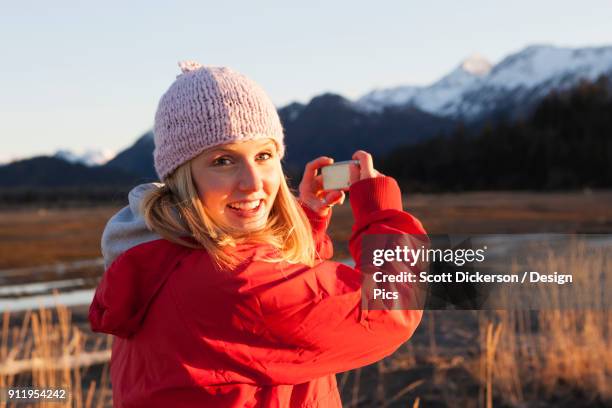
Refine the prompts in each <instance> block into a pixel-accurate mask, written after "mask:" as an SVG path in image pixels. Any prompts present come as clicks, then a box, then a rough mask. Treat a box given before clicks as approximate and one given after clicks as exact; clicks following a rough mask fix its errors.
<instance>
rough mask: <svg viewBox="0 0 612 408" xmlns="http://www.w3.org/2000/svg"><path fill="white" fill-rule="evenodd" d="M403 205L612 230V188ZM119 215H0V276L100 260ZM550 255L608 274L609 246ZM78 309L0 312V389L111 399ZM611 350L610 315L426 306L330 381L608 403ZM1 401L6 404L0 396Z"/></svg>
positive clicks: (475, 396)
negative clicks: (369, 359) (386, 353)
mask: <svg viewBox="0 0 612 408" xmlns="http://www.w3.org/2000/svg"><path fill="white" fill-rule="evenodd" d="M404 206H405V209H406V210H408V211H410V212H411V213H413V214H414V215H415V216H417V217H418V218H419V219H420V220H421V221H422V222H423V224H424V226H425V228H426V229H427V231H428V232H430V233H532V232H558V233H571V232H574V233H590V232H591V233H610V232H611V231H612V192H587V193H581V192H576V193H550V194H549V193H547V194H535V193H509V192H508V193H507V192H499V193H469V194H442V195H412V196H406V197H405V199H404ZM116 210H117V208H115V207H99V208H74V209H62V210H54V209H32V208H29V209H21V210H15V209H13V210H4V211H0V278H1V277H2V276H1V274H2V270H4V271H6V270H7V269H12V270H13V271H15V268H23V267H32V266H37V265H49V264H54V263H57V262H69V261H74V260H80V259H92V258H97V257H99V256H100V250H99V239H100V235H101V233H102V230H103V228H104V224H105V223H106V221H107V219H108V218H109V217H110V216H111V215H112V214H113V213H114V212H115V211H116ZM352 222H353V221H352V215H351V211H350V207H349V204H348V201H347V202H346V203H345V204H344V206H341V207H336V208H334V217H333V219H332V224H331V226H330V230H329V233H330V235H331V236H332V238H333V239H334V242H335V243H336V244H335V251H336V254H335V258H336V259H345V258H346V257H348V250H347V245H346V242H347V239H348V237H349V235H350V228H351V225H352ZM549 262H556V265H557V267H559V268H561V267H563V265H569V266H568V267H573V268H578V269H580V268H581V267H580V266H581V265H582V266H584V265H590V267H589V268H586V267H584V270H585V271H597V270H599V271H600V272H601V271H604V273H609V272H610V270H612V269H611V266H612V254H609V253H606V252H601V253H595V254H593V253H586V252H584V251H582V252H580V250H577V252H576V253H571V254H567V257H557V258H554V259H551V260H549ZM598 268H599V269H598ZM101 273H102V271H101V270H100V269H97V270H93V271H92V270H89V271H87V274H94V275H95V274H97V275H99V274H101ZM12 279H15V276H13V278H12ZM20 279H21V281H25V282H27V281H30V280H37V277H33V276H22V277H20ZM592 282H595V280H593V281H592ZM587 290H588V289H587ZM552 295H553V296H554V294H552ZM86 309H87V308H86V306H79V307H73V308H70V309H68V308H65V307H62V306H58V307H57V308H56V309H50V310H35V311H32V312H21V313H4V315H3V318H2V326H1V333H0V388H2V387H6V386H16V385H26V384H31V385H35V386H60V385H64V386H68V387H70V388H71V390H72V393H71V400H70V401H69V402H67V403H66V404H64V405H60V404H57V403H52V404H49V406H53V407H60V406H77V407H102V406H110V395H111V393H110V384H109V379H108V357H109V347H110V340H111V339H110V337H109V336H101V335H96V334H93V333H91V332H90V331H89V329H88V325H87V321H86ZM611 350H612V312H611V311H610V310H582V311H563V312H561V311H558V310H550V311H540V312H528V311H513V312H510V311H490V312H483V311H481V312H476V311H428V312H426V313H425V316H424V319H423V322H422V324H421V326H420V327H419V328H418V329H417V332H416V333H415V335H414V337H413V339H412V340H411V341H409V342H408V343H406V344H405V345H404V346H402V347H401V348H400V349H399V350H398V351H397V352H396V353H395V354H394V355H392V356H390V357H389V358H387V359H385V360H383V361H381V362H379V363H378V364H374V365H372V366H368V367H364V368H362V369H359V370H353V371H351V372H347V373H341V374H338V385H339V388H340V389H341V393H342V397H343V401H344V404H345V406H346V407H407V406H408V407H415V406H417V407H491V406H496V407H506V406H508V407H510V406H514V407H593V406H595V407H597V406H602V407H603V406H612V391H611V389H610V387H609V384H610V383H612V354H611ZM4 406H11V405H7V404H5V403H3V402H2V401H1V400H0V408H1V407H4ZM32 406H37V407H38V406H45V405H43V404H36V405H32Z"/></svg>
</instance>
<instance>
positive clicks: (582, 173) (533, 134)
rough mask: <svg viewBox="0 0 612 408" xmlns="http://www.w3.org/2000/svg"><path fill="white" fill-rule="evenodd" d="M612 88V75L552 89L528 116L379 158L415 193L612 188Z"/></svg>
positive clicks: (459, 130)
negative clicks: (564, 88) (611, 81)
mask: <svg viewBox="0 0 612 408" xmlns="http://www.w3.org/2000/svg"><path fill="white" fill-rule="evenodd" d="M611 89H612V87H611V84H610V81H609V80H608V79H607V78H606V77H601V78H600V79H598V80H597V81H596V82H594V83H590V82H582V83H580V84H579V85H578V86H576V87H574V88H572V89H571V90H568V91H564V92H552V93H550V94H549V95H548V96H547V97H545V98H544V99H543V100H542V101H541V103H540V104H539V105H538V106H537V108H536V109H535V110H534V111H533V113H532V114H531V115H530V116H529V117H528V118H527V119H525V120H520V121H517V122H514V123H508V122H501V123H495V124H491V123H489V124H486V125H484V126H482V127H480V128H479V129H478V130H467V129H466V127H465V126H458V127H457V128H456V129H455V130H454V131H453V132H451V133H450V134H449V135H442V134H440V135H437V136H435V137H433V138H430V139H428V140H426V141H423V142H419V143H417V144H413V145H410V146H405V147H402V148H399V149H395V150H394V151H393V152H392V153H391V154H389V155H388V156H387V157H385V158H383V159H381V160H377V162H378V163H376V164H377V166H378V167H379V169H380V170H381V171H382V172H383V173H385V174H389V175H391V176H393V177H395V178H397V180H398V182H400V184H401V185H402V186H404V187H406V188H409V189H410V190H411V191H423V192H436V191H465V190H517V189H521V190H561V189H578V188H609V187H612V91H611Z"/></svg>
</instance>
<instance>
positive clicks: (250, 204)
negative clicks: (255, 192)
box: [229, 200, 261, 210]
mask: <svg viewBox="0 0 612 408" xmlns="http://www.w3.org/2000/svg"><path fill="white" fill-rule="evenodd" d="M260 202H261V200H256V201H246V202H245V201H242V202H240V203H232V204H229V206H230V207H231V208H234V209H236V210H253V209H255V208H257V207H258V206H259V203H260Z"/></svg>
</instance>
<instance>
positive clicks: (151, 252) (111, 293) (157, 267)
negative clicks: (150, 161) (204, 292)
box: [89, 183, 188, 338]
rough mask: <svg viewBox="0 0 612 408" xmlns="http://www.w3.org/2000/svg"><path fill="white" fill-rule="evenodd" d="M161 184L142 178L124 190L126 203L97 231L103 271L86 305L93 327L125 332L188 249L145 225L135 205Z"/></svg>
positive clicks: (134, 329) (132, 327)
mask: <svg viewBox="0 0 612 408" xmlns="http://www.w3.org/2000/svg"><path fill="white" fill-rule="evenodd" d="M161 186H163V184H159V183H149V184H142V185H139V186H137V187H135V188H134V189H132V191H130V193H129V196H128V200H129V205H128V206H126V207H124V208H122V209H121V210H120V211H119V212H118V213H117V214H115V215H114V216H113V217H112V218H111V219H110V220H109V221H108V223H107V224H106V227H105V229H104V233H103V234H102V254H103V256H104V264H105V272H104V275H103V276H102V280H101V281H100V284H99V285H98V287H97V289H96V293H95V295H94V299H93V301H92V303H91V305H90V308H89V322H90V324H91V328H92V330H93V331H96V332H105V333H111V334H114V335H116V336H119V337H124V338H127V337H130V336H132V335H133V334H134V333H136V332H137V331H138V330H139V328H140V326H141V324H142V321H143V319H144V316H145V314H146V311H147V309H148V308H149V306H150V304H151V302H152V301H153V299H154V298H155V296H156V295H157V293H159V291H160V289H161V288H162V287H163V286H164V283H165V282H166V280H167V279H168V276H170V274H171V272H172V270H173V269H174V266H175V265H176V264H177V262H179V261H180V259H181V257H182V256H184V254H185V253H186V252H187V251H188V249H187V248H186V247H183V246H180V245H177V244H173V243H171V242H169V241H167V240H164V239H161V238H162V237H161V236H160V235H158V234H156V233H155V232H153V231H150V230H149V229H148V228H147V225H146V223H145V221H144V218H143V216H142V213H141V211H140V206H141V203H142V200H143V199H144V197H145V196H146V194H147V192H149V191H151V190H152V189H156V188H160V187H161Z"/></svg>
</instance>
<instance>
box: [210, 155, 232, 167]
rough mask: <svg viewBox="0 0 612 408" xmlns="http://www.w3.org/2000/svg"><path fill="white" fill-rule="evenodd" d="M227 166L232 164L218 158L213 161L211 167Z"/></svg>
mask: <svg viewBox="0 0 612 408" xmlns="http://www.w3.org/2000/svg"><path fill="white" fill-rule="evenodd" d="M228 164H232V161H231V160H230V159H228V158H227V157H219V158H218V159H215V160H214V161H213V166H225V165H228Z"/></svg>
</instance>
